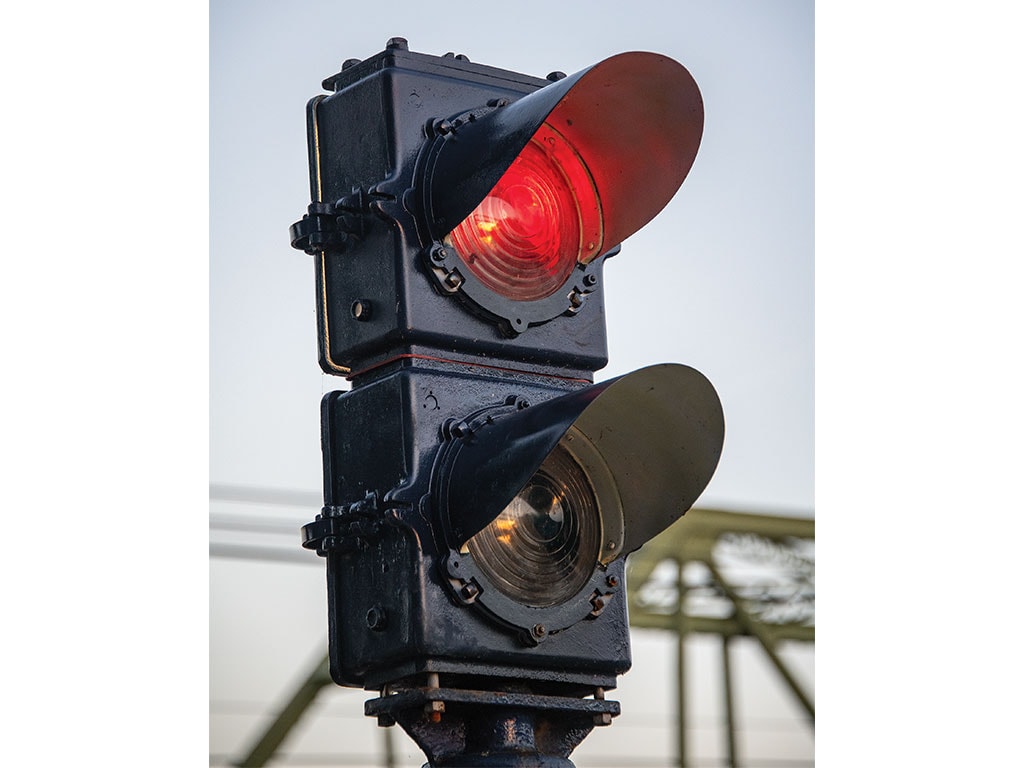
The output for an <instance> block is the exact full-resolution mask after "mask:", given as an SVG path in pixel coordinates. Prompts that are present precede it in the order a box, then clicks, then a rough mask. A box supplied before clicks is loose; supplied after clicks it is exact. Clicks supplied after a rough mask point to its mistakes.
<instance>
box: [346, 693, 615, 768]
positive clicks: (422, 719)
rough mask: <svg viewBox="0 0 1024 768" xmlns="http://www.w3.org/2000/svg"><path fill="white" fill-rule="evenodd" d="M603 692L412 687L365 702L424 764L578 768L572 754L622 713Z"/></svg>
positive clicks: (452, 767) (440, 766)
mask: <svg viewBox="0 0 1024 768" xmlns="http://www.w3.org/2000/svg"><path fill="white" fill-rule="evenodd" d="M602 696H603V692H598V693H597V695H596V696H595V698H593V699H581V698H574V697H571V696H549V695H543V694H534V693H522V692H505V691H479V690H465V689H459V688H437V687H424V688H409V689H404V690H401V691H397V692H395V693H391V694H389V695H386V696H381V697H379V698H376V699H371V700H370V701H367V702H366V704H365V712H366V714H367V715H369V716H371V717H376V718H377V723H378V724H379V725H382V726H390V725H394V724H395V723H398V724H399V725H401V726H402V728H403V729H404V730H405V731H406V733H408V734H409V736H411V737H412V739H413V740H414V741H415V742H416V744H417V745H418V746H419V747H420V749H422V750H423V752H424V754H426V756H427V759H428V760H429V763H428V764H427V766H425V768H469V767H470V766H472V768H573V763H572V762H571V761H570V760H569V755H570V754H571V753H572V751H573V750H574V749H575V748H576V747H577V746H578V745H579V744H580V742H582V741H583V739H584V738H586V736H587V734H589V733H590V731H591V730H592V729H593V728H594V726H595V725H608V724H610V723H611V720H612V718H613V717H616V716H617V715H618V714H619V711H620V710H619V702H617V701H608V700H606V699H604V698H602Z"/></svg>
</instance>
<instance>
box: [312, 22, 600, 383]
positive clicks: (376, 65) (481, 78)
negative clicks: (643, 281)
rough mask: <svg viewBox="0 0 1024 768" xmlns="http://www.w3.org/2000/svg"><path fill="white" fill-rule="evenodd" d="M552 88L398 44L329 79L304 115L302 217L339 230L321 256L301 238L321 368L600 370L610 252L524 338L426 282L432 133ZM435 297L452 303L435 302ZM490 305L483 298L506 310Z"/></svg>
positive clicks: (431, 244)
mask: <svg viewBox="0 0 1024 768" xmlns="http://www.w3.org/2000/svg"><path fill="white" fill-rule="evenodd" d="M347 63H348V62H347ZM556 79H557V78H556ZM551 84H552V81H549V80H543V79H539V78H536V77H530V76H527V75H523V74H519V73H515V72H509V71H505V70H501V69H497V68H494V67H488V66H483V65H479V64H473V63H471V62H469V61H468V60H466V59H465V57H462V56H454V55H451V54H448V55H446V56H440V57H439V56H430V55H426V54H420V53H414V52H410V51H409V50H408V49H407V44H406V43H405V41H404V40H393V41H392V42H391V43H390V44H389V45H388V47H387V49H386V50H385V51H383V52H381V53H379V54H377V55H375V56H373V57H371V58H369V59H366V60H364V61H361V62H358V63H353V64H352V65H351V66H346V67H345V68H343V70H342V71H341V72H339V73H338V74H336V75H334V76H332V77H330V78H328V79H327V80H325V81H324V87H325V89H327V90H330V91H332V93H330V94H329V95H326V96H317V97H314V98H313V99H312V100H311V101H310V102H309V105H308V108H307V119H308V145H309V153H310V156H309V162H310V188H311V198H312V200H313V201H314V203H313V205H312V206H311V207H310V210H311V214H310V216H312V215H313V211H314V210H315V209H317V206H318V205H321V207H323V206H327V207H328V208H329V209H330V211H331V212H332V214H336V216H337V221H338V222H339V225H338V226H339V227H340V230H341V231H339V232H338V233H335V234H334V235H332V236H331V237H333V238H334V239H333V240H331V239H330V237H327V236H322V238H321V242H323V243H324V244H325V246H324V249H323V250H317V249H316V248H315V247H313V246H312V245H310V242H311V241H312V238H309V237H308V231H307V240H305V241H304V242H305V244H306V245H305V247H306V249H307V250H309V251H310V252H312V253H314V263H315V268H316V290H317V320H318V337H319V351H320V365H321V367H322V368H323V370H324V371H326V372H327V373H332V374H337V375H349V376H358V375H359V374H360V373H361V372H363V371H366V370H369V369H372V368H374V367H375V366H379V365H383V364H386V363H388V362H390V361H393V360H395V359H400V358H406V357H419V358H429V359H438V358H439V359H443V360H451V361H456V362H473V363H486V364H489V365H492V366H495V367H498V368H512V369H515V370H519V371H531V372H537V373H551V372H552V371H556V372H557V373H558V374H559V375H563V376H567V377H577V378H582V379H590V378H592V375H593V371H595V370H598V369H600V368H602V367H604V366H605V365H606V364H607V361H608V355H607V343H606V334H605V322H604V297H603V286H602V279H601V278H602V274H601V273H602V269H603V262H604V259H605V257H606V256H607V255H610V253H609V254H606V255H605V256H601V257H599V258H598V259H595V260H594V261H593V262H592V263H590V264H589V265H586V266H584V265H578V268H577V270H576V272H578V273H579V274H578V275H575V277H570V280H569V282H568V283H567V285H566V290H567V291H569V292H570V293H571V292H572V291H573V281H574V280H575V281H577V282H578V283H579V285H580V286H581V288H582V286H583V285H584V283H583V279H584V278H585V280H586V283H585V288H582V290H581V291H579V292H576V294H575V296H574V297H572V298H573V300H574V303H575V304H578V305H579V306H572V307H569V306H568V305H567V309H568V310H569V311H567V312H565V313H564V314H559V315H557V316H554V317H552V318H551V319H549V320H546V321H544V322H538V323H537V324H535V325H532V327H529V328H523V327H520V328H519V329H518V330H519V331H524V330H525V332H516V331H515V330H514V329H510V323H509V322H508V321H507V320H505V321H503V320H502V319H501V318H498V317H496V316H495V315H494V313H493V312H489V311H487V310H483V309H482V308H481V307H480V306H479V305H478V303H475V302H473V301H471V300H469V299H468V298H467V296H466V295H465V294H466V293H468V292H464V291H461V290H459V289H458V288H456V289H453V290H448V289H446V288H445V287H444V286H443V284H439V282H438V280H437V278H436V275H432V274H431V262H430V253H431V249H432V248H434V249H435V250H436V246H437V243H436V241H435V240H434V239H433V236H432V235H431V234H430V232H429V230H430V225H429V224H428V223H427V221H426V220H425V214H424V212H423V210H422V208H423V207H424V206H423V205H422V203H421V201H422V200H423V198H424V190H423V186H424V184H429V182H428V181H426V180H425V178H429V176H426V177H425V171H424V169H423V165H424V158H426V157H427V155H429V149H430V147H431V143H432V142H436V141H438V140H439V139H438V131H447V130H448V127H441V128H438V126H439V125H441V124H443V123H444V122H445V121H450V120H452V119H456V118H458V116H460V115H462V116H463V119H467V118H465V115H466V113H467V112H468V111H475V112H476V113H477V114H486V113H487V111H488V110H493V109H500V108H501V106H502V105H503V104H507V103H509V102H512V101H515V100H517V99H520V98H522V97H523V96H525V95H527V94H529V93H532V92H534V91H536V90H537V89H539V88H542V87H545V86H549V85H551ZM449 125H450V122H449ZM456 130H458V129H456ZM507 160H508V162H509V163H510V162H511V160H512V158H511V157H509V158H508V159H507ZM434 191H435V193H436V192H437V190H434ZM453 193H454V192H453ZM310 216H307V217H306V218H307V219H309V218H310ZM304 224H305V225H306V226H307V228H309V227H310V225H309V224H308V223H307V222H299V223H298V224H297V225H295V227H293V234H294V232H295V231H298V229H301V225H304ZM297 228H298V229H297ZM293 244H296V243H295V241H293ZM296 247H300V246H299V245H298V244H296ZM612 252H614V249H613V251H612ZM584 273H586V274H584ZM439 285H440V287H439ZM444 292H448V293H450V295H439V294H440V293H444ZM494 299H495V300H494V302H491V304H494V303H495V302H496V303H497V304H499V305H500V304H501V301H502V299H501V297H497V296H496V297H494ZM583 299H585V301H584V300H583ZM560 300H561V301H566V300H567V299H566V298H565V297H561V299H560ZM509 303H510V304H511V303H512V302H509ZM467 310H468V311H467ZM507 314H509V315H510V316H514V309H509V312H508V313H507ZM514 320H515V318H514V317H513V321H514Z"/></svg>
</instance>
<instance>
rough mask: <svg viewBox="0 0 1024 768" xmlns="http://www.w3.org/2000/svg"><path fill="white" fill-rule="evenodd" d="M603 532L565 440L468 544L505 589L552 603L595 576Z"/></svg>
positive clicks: (529, 600) (519, 597)
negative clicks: (593, 574) (594, 571)
mask: <svg viewBox="0 0 1024 768" xmlns="http://www.w3.org/2000/svg"><path fill="white" fill-rule="evenodd" d="M601 532H602V531H601V518H600V514H599V511H598V507H597V501H596V499H595V498H594V492H593V489H592V488H591V485H590V483H589V481H588V480H587V476H586V474H585V472H584V471H583V469H582V468H581V467H580V466H579V464H577V463H576V461H575V460H574V459H573V458H572V456H571V455H570V454H569V452H568V451H567V450H566V449H565V448H563V447H562V446H561V445H559V446H558V447H556V448H555V450H554V451H553V452H552V453H551V454H550V455H549V456H548V458H546V459H545V460H544V463H543V464H542V465H541V467H540V469H538V470H537V472H536V474H534V476H533V477H532V478H531V479H530V482H528V483H527V484H526V486H525V487H524V488H523V489H522V490H521V491H520V492H519V493H518V494H517V495H516V497H515V498H514V499H512V501H511V502H509V504H508V506H507V507H505V509H504V510H502V512H501V514H499V515H498V517H497V518H495V519H494V520H493V521H492V522H491V523H490V525H488V526H487V527H486V528H484V529H483V530H482V531H480V532H479V533H478V534H476V535H475V536H474V537H473V538H471V539H470V540H469V542H467V549H468V551H469V553H470V554H471V555H472V557H473V561H474V562H475V563H476V564H477V567H479V568H480V570H481V571H483V573H484V575H485V576H487V578H488V579H489V580H490V581H491V582H492V583H493V584H494V586H495V587H496V588H497V589H498V590H499V591H501V592H502V593H503V594H505V595H507V596H508V597H511V598H512V599H513V600H515V601H516V602H518V603H521V604H523V605H528V606H532V607H535V608H546V607H549V606H553V605H559V604H561V603H564V602H565V601H566V600H568V599H569V598H571V597H573V596H574V595H576V593H578V592H579V591H580V590H581V589H582V588H583V587H584V585H585V584H586V583H587V582H588V581H589V580H590V576H591V574H592V573H593V570H594V568H595V566H596V564H597V562H598V558H599V555H600V549H601Z"/></svg>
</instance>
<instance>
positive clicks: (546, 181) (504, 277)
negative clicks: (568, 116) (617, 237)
mask: <svg viewBox="0 0 1024 768" xmlns="http://www.w3.org/2000/svg"><path fill="white" fill-rule="evenodd" d="M603 233H604V225H603V220H602V214H601V204H600V201H599V200H598V197H597V191H596V188H595V186H594V180H593V178H592V177H591V175H590V171H589V170H588V169H587V167H586V165H585V164H584V163H583V160H582V159H581V158H580V156H579V154H578V153H577V152H576V150H575V149H574V148H573V147H572V145H571V144H569V142H567V141H566V140H565V138H564V137H563V136H562V135H561V134H560V133H558V132H557V131H556V130H555V129H554V128H552V127H551V126H550V125H548V124H547V123H544V124H543V125H542V126H541V128H540V129H539V130H538V131H537V132H536V133H535V134H534V136H533V138H532V139H530V142H529V143H528V144H527V145H526V147H525V148H524V149H523V151H522V152H520V153H519V156H518V157H517V158H516V159H515V161H514V162H513V163H512V165H511V166H509V168H508V170H507V171H505V174H504V175H503V176H502V177H501V178H500V179H499V180H498V183H497V184H495V185H494V188H493V189H491V191H490V192H489V193H488V195H487V197H485V198H484V199H483V201H481V203H480V204H479V205H478V206H477V207H476V209H475V210H474V211H473V212H472V213H471V214H470V215H469V216H468V217H466V219H464V220H463V221H462V222H461V223H460V224H459V225H458V226H457V227H456V228H455V229H453V230H452V231H451V233H450V234H449V235H448V237H447V238H446V243H447V244H448V245H450V246H452V247H453V248H455V250H456V251H458V253H459V255H460V256H461V257H462V259H463V261H464V262H465V263H466V265H467V267H468V268H469V270H470V271H471V272H472V273H473V275H474V276H476V278H477V279H479V280H480V282H482V283H483V284H484V285H485V286H487V288H489V289H490V290H492V291H494V292H495V293H497V294H499V295H501V296H504V297H506V298H509V299H513V300H514V301H535V300H537V299H543V298H546V297H548V296H550V295H551V294H553V293H555V292H556V291H557V290H558V289H559V288H560V287H561V286H562V285H563V284H564V283H565V281H566V280H567V279H568V277H569V275H570V274H571V273H572V270H573V268H574V267H575V266H576V264H577V263H579V262H582V263H587V262H589V261H590V260H591V259H593V258H595V257H597V256H599V255H600V254H601V245H602V242H603V239H604V238H603Z"/></svg>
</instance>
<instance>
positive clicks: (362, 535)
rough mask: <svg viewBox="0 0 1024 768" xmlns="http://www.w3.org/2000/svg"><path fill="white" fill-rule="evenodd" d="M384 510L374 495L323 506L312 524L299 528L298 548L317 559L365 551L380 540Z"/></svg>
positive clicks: (369, 493) (370, 492)
mask: <svg viewBox="0 0 1024 768" xmlns="http://www.w3.org/2000/svg"><path fill="white" fill-rule="evenodd" d="M386 509H387V508H386V507H385V505H384V504H382V503H381V500H380V497H378V496H377V493H376V492H375V491H367V492H366V497H365V498H363V499H361V500H360V501H356V502H353V503H352V504H343V505H341V506H325V507H323V509H322V510H321V512H320V514H319V515H317V516H316V520H314V521H313V522H311V523H307V524H306V525H304V526H302V546H303V547H304V548H306V549H315V550H316V553H317V554H318V555H320V557H326V555H327V553H328V552H356V551H359V550H362V549H366V547H367V546H369V545H370V544H372V543H373V542H375V541H377V540H378V539H379V538H380V535H381V530H382V529H383V527H384V514H385V511H386Z"/></svg>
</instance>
